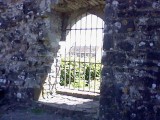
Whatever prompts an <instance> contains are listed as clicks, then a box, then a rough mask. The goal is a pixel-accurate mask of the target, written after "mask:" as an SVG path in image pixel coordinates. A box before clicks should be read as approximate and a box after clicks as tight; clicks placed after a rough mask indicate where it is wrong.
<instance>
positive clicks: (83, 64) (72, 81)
mask: <svg viewBox="0 0 160 120" xmlns="http://www.w3.org/2000/svg"><path fill="white" fill-rule="evenodd" d="M103 28H104V22H103V20H102V19H101V18H99V17H97V16H95V15H92V14H88V13H86V14H85V15H82V16H81V18H78V20H77V19H75V21H74V25H73V23H72V24H70V26H69V27H68V28H67V29H66V33H67V36H66V41H65V42H63V43H61V52H60V53H61V65H60V87H63V88H64V87H65V88H69V89H76V90H81V91H87V92H94V93H96V92H97V93H99V88H100V81H101V76H100V75H101V74H100V73H101V56H102V39H103Z"/></svg>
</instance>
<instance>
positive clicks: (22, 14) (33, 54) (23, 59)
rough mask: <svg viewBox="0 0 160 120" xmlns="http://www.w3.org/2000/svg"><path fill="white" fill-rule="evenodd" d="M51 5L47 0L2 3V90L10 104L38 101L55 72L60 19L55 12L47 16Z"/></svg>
mask: <svg viewBox="0 0 160 120" xmlns="http://www.w3.org/2000/svg"><path fill="white" fill-rule="evenodd" d="M49 6H50V3H49V2H47V1H45V0H41V1H30V0H27V1H23V0H18V1H14V2H13V1H12V2H11V1H9V0H8V1H0V14H1V16H0V31H1V32H0V63H1V64H0V89H2V91H4V92H5V93H4V94H5V95H3V96H2V97H4V98H8V99H9V100H10V101H11V102H14V101H30V100H38V98H39V96H40V93H41V90H42V88H43V84H44V83H45V80H46V78H47V77H48V73H51V72H52V70H51V66H52V64H53V62H55V58H56V57H57V52H58V49H59V46H58V41H59V38H58V37H57V36H58V34H59V33H57V31H58V30H59V29H60V28H59V27H58V26H60V25H59V24H60V20H59V18H58V16H59V15H58V13H56V12H55V13H54V14H53V15H48V13H50V12H52V11H51V10H50V7H49ZM51 24H56V25H55V26H50V25H51ZM54 33H55V34H54ZM56 33H57V34H56Z"/></svg>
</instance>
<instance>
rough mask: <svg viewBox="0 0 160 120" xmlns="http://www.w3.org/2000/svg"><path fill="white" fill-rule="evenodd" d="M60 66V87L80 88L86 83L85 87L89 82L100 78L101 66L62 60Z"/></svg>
mask: <svg viewBox="0 0 160 120" xmlns="http://www.w3.org/2000/svg"><path fill="white" fill-rule="evenodd" d="M60 66H61V74H60V85H61V86H67V85H68V84H70V85H72V86H73V87H74V88H81V87H82V86H83V84H84V81H86V83H85V86H88V85H89V83H90V81H93V80H97V78H100V71H101V64H96V63H85V62H82V61H78V62H75V61H63V60H62V62H61V65H60ZM82 81H83V82H82Z"/></svg>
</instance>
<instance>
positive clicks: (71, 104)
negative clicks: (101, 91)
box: [37, 94, 99, 120]
mask: <svg viewBox="0 0 160 120" xmlns="http://www.w3.org/2000/svg"><path fill="white" fill-rule="evenodd" d="M37 103H38V104H40V105H41V106H43V107H44V108H45V109H49V110H50V111H53V112H57V114H63V115H64V116H74V115H76V116H77V115H78V116H80V118H81V119H82V120H97V119H98V110H99V101H97V100H93V99H87V98H80V97H75V96H69V95H64V94H55V95H53V96H51V97H48V98H45V99H39V101H37ZM81 119H80V120H81Z"/></svg>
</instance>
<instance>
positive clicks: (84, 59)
mask: <svg viewBox="0 0 160 120" xmlns="http://www.w3.org/2000/svg"><path fill="white" fill-rule="evenodd" d="M87 15H88V13H86V15H85V18H86V19H85V28H86V27H87ZM86 36H87V35H86V31H85V39H84V40H85V43H84V44H85V45H84V81H83V91H84V90H85V83H86V80H85V77H86V63H85V62H86V52H85V50H86V47H87V46H86Z"/></svg>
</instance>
